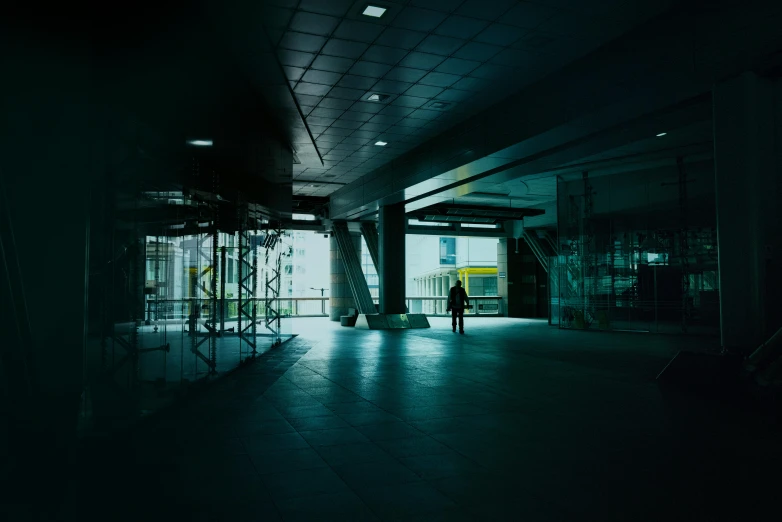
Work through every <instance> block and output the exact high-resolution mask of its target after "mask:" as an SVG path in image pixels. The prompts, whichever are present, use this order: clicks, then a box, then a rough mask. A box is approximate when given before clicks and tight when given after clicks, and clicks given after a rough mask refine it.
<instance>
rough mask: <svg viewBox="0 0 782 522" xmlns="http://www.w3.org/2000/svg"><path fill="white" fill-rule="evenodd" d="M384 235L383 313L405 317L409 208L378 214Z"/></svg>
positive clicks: (390, 207) (389, 208)
mask: <svg viewBox="0 0 782 522" xmlns="http://www.w3.org/2000/svg"><path fill="white" fill-rule="evenodd" d="M378 217H379V220H378V224H379V229H380V230H379V232H380V270H379V274H378V275H379V280H380V312H381V313H385V314H403V313H405V312H406V307H405V205H404V203H397V204H394V205H385V206H382V207H380V210H379V211H378Z"/></svg>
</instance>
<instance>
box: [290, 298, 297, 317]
mask: <svg viewBox="0 0 782 522" xmlns="http://www.w3.org/2000/svg"><path fill="white" fill-rule="evenodd" d="M291 301H292V302H291V304H292V305H293V306H291V308H292V309H293V315H294V316H297V315H299V302H298V301H296V300H294V299H291Z"/></svg>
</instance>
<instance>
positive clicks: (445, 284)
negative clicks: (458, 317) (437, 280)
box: [442, 274, 451, 311]
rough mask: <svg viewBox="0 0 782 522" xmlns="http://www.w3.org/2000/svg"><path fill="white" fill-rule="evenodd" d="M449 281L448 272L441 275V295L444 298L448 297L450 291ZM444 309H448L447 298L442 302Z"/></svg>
mask: <svg viewBox="0 0 782 522" xmlns="http://www.w3.org/2000/svg"><path fill="white" fill-rule="evenodd" d="M450 282H451V281H450V277H449V275H448V274H444V275H443V281H442V289H443V294H442V295H443V296H445V297H446V298H447V297H448V292H450V291H451V287H450V286H449V284H450ZM446 309H448V300H447V299H446V300H445V301H444V302H443V311H445V310H446Z"/></svg>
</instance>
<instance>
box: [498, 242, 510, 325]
mask: <svg viewBox="0 0 782 522" xmlns="http://www.w3.org/2000/svg"><path fill="white" fill-rule="evenodd" d="M508 241H509V239H506V238H501V239H500V240H499V241H498V242H497V295H498V296H500V298H501V301H500V313H501V314H502V315H508ZM500 274H504V275H505V277H500Z"/></svg>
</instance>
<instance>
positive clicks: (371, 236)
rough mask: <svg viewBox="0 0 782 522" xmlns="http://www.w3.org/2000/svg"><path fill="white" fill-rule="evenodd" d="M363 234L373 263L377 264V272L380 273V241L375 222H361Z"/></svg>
mask: <svg viewBox="0 0 782 522" xmlns="http://www.w3.org/2000/svg"><path fill="white" fill-rule="evenodd" d="M361 234H362V235H363V236H364V242H365V243H366V244H367V249H369V256H370V257H371V258H372V263H374V264H375V270H377V273H378V274H379V273H380V240H379V236H378V233H377V225H375V222H374V221H362V222H361Z"/></svg>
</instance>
